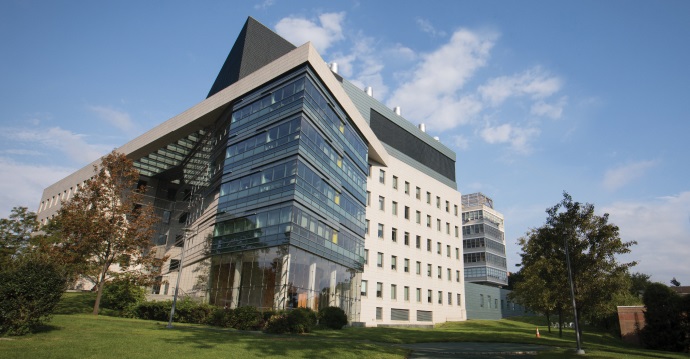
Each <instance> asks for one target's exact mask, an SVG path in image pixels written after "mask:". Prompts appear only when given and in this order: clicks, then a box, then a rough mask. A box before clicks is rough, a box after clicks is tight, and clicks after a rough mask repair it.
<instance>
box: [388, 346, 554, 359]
mask: <svg viewBox="0 0 690 359" xmlns="http://www.w3.org/2000/svg"><path fill="white" fill-rule="evenodd" d="M399 347H401V348H405V349H410V350H412V353H411V354H410V356H409V358H415V359H422V358H425V359H426V358H429V359H431V358H479V359H489V358H491V359H495V358H533V357H536V355H537V352H538V351H545V350H550V349H553V348H552V347H546V346H539V345H534V344H512V343H417V344H401V345H399Z"/></svg>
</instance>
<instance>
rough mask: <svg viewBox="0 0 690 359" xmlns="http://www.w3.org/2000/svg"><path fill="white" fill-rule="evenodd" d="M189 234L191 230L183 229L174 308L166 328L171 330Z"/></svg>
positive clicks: (171, 309)
mask: <svg viewBox="0 0 690 359" xmlns="http://www.w3.org/2000/svg"><path fill="white" fill-rule="evenodd" d="M188 232H189V228H184V229H182V253H181V254H180V264H179V267H177V281H176V284H175V294H174V295H173V302H172V307H171V308H170V319H169V320H168V325H167V326H166V328H168V329H171V328H172V327H173V325H172V320H173V315H174V314H175V305H176V304H177V292H178V290H179V289H180V277H182V264H183V263H182V262H183V261H184V246H185V244H186V242H187V233H188Z"/></svg>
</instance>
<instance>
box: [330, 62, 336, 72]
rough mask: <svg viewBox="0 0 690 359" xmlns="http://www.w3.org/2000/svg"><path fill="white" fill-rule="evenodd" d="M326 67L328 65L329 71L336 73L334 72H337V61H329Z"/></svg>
mask: <svg viewBox="0 0 690 359" xmlns="http://www.w3.org/2000/svg"><path fill="white" fill-rule="evenodd" d="M328 67H329V68H330V69H331V71H333V72H334V73H336V74H337V73H338V63H337V62H331V64H330V65H329V66H328Z"/></svg>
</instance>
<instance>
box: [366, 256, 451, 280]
mask: <svg viewBox="0 0 690 359" xmlns="http://www.w3.org/2000/svg"><path fill="white" fill-rule="evenodd" d="M383 257H384V254H383V253H382V252H378V253H376V266H377V267H379V268H383V265H384V264H383V262H384V260H383ZM368 258H369V250H368V249H365V250H364V264H369V260H368ZM390 265H391V270H394V271H397V270H398V256H393V255H392V256H391V261H390ZM403 272H405V273H410V259H409V258H404V260H403ZM426 272H427V277H431V274H432V265H431V263H427V269H426ZM415 274H417V275H422V262H420V261H416V262H415ZM436 276H437V278H438V279H443V267H442V266H437V267H436ZM461 278H462V277H461V276H460V270H456V271H455V281H456V282H458V283H460V282H461V281H462V279H461ZM446 279H447V280H448V281H452V270H451V269H450V268H446Z"/></svg>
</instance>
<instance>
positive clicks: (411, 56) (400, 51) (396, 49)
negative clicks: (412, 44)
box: [390, 44, 417, 60]
mask: <svg viewBox="0 0 690 359" xmlns="http://www.w3.org/2000/svg"><path fill="white" fill-rule="evenodd" d="M390 51H391V53H392V54H393V56H396V57H401V58H404V59H406V60H415V59H416V58H417V53H416V52H414V50H412V49H411V48H409V47H407V46H403V45H400V44H397V45H395V46H393V48H391V50H390Z"/></svg>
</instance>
